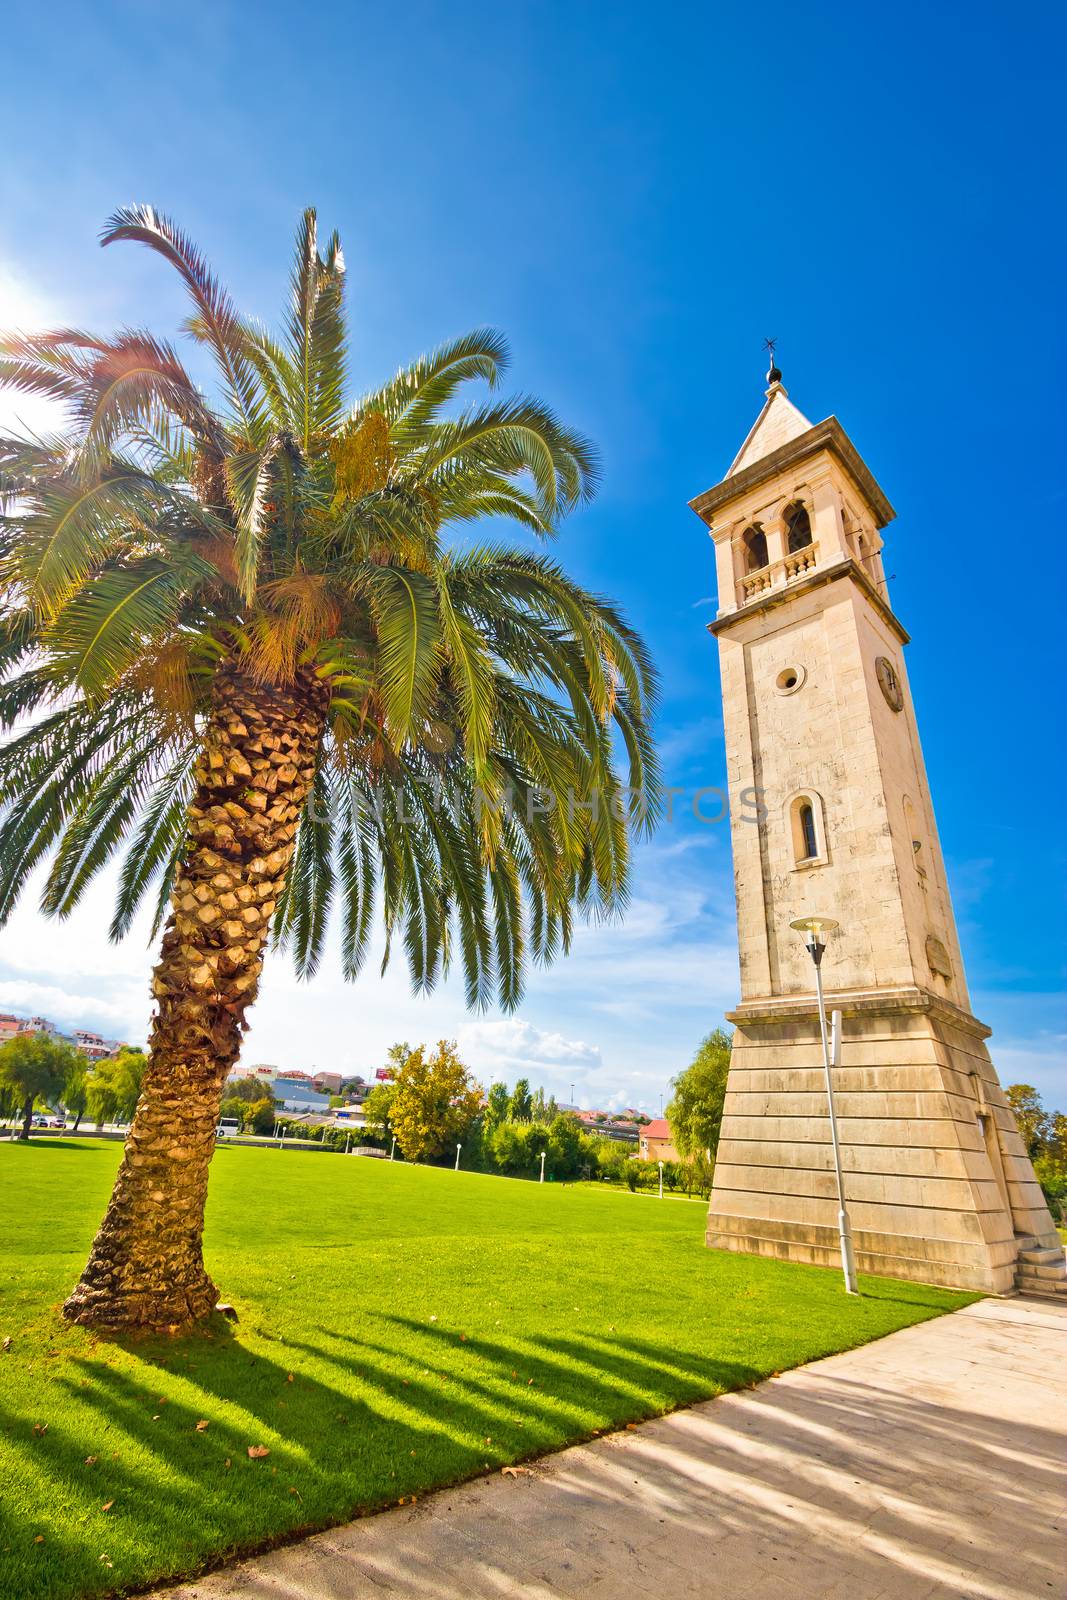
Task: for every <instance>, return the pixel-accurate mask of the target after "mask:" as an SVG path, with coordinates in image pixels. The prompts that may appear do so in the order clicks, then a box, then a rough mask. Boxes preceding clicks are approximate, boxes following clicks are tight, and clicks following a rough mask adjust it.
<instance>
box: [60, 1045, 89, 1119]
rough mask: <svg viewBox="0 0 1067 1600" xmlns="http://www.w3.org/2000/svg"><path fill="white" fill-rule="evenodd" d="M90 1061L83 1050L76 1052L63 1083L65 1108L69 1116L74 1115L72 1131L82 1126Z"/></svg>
mask: <svg viewBox="0 0 1067 1600" xmlns="http://www.w3.org/2000/svg"><path fill="white" fill-rule="evenodd" d="M88 1069H89V1062H88V1059H87V1058H86V1056H85V1055H84V1054H83V1053H82V1051H80V1050H78V1051H76V1052H75V1057H74V1060H73V1061H72V1062H71V1064H70V1070H69V1071H68V1073H67V1076H66V1081H65V1082H64V1084H63V1109H64V1110H65V1111H66V1113H67V1116H68V1117H73V1118H74V1122H73V1124H72V1127H71V1132H72V1133H77V1131H78V1129H79V1127H80V1126H81V1120H82V1117H83V1116H84V1115H85V1107H86V1105H87V1103H88V1094H89V1072H88Z"/></svg>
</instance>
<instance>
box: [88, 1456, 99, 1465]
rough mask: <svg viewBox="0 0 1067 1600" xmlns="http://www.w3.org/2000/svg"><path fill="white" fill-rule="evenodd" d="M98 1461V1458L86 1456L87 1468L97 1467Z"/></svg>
mask: <svg viewBox="0 0 1067 1600" xmlns="http://www.w3.org/2000/svg"><path fill="white" fill-rule="evenodd" d="M96 1459H97V1458H96V1456H86V1458H85V1465H86V1466H87V1467H95V1466H96Z"/></svg>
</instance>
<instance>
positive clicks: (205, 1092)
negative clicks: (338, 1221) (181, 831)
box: [63, 669, 329, 1329]
mask: <svg viewBox="0 0 1067 1600" xmlns="http://www.w3.org/2000/svg"><path fill="white" fill-rule="evenodd" d="M328 703H329V690H328V688H326V687H325V686H324V685H322V684H321V683H320V682H319V680H318V679H316V678H315V677H314V675H313V674H312V673H311V672H309V671H306V670H302V671H301V673H300V674H299V675H298V677H297V679H296V681H295V682H294V683H293V684H292V685H291V686H286V687H281V688H279V687H275V686H271V685H262V684H257V683H254V682H252V681H251V680H249V679H248V678H246V677H242V676H241V675H240V674H239V673H237V672H236V671H233V670H231V669H223V670H222V671H220V673H219V675H218V677H217V679H216V684H215V692H214V703H213V710H212V715H211V718H210V721H209V724H208V728H207V730H206V734H205V741H204V747H203V751H202V753H201V757H200V761H199V764H198V767H197V774H196V791H195V794H194V796H193V800H192V803H191V805H190V807H189V831H188V843H187V846H186V849H185V852H184V855H183V858H182V861H181V864H180V866H179V868H178V871H177V873H176V877H175V886H174V892H173V894H172V896H171V906H170V915H169V918H168V921H167V926H166V930H165V932H164V935H163V943H162V950H161V954H160V959H159V963H158V965H157V966H156V969H155V973H154V976H153V980H152V990H153V994H154V995H155V998H156V1001H157V1011H156V1015H155V1017H154V1019H153V1023H152V1031H151V1038H150V1041H149V1046H150V1060H149V1064H148V1067H147V1069H146V1071H145V1076H144V1082H143V1084H142V1088H141V1095H140V1099H139V1100H138V1102H137V1110H136V1113H135V1114H134V1119H133V1123H132V1125H131V1127H130V1131H129V1135H128V1137H127V1140H126V1147H125V1152H124V1154H123V1158H122V1164H121V1166H120V1168H119V1173H118V1177H117V1179H116V1181H115V1188H114V1191H113V1193H112V1196H111V1200H110V1203H109V1205H108V1208H107V1213H106V1215H105V1217H104V1220H103V1222H102V1224H101V1226H100V1231H99V1233H98V1234H97V1236H96V1239H95V1241H94V1244H93V1247H92V1251H91V1253H90V1256H89V1261H88V1264H87V1266H86V1268H85V1271H84V1272H83V1273H82V1276H81V1279H80V1281H79V1283H78V1285H77V1287H76V1288H75V1290H74V1292H73V1293H72V1294H71V1296H70V1298H69V1299H68V1300H67V1302H66V1304H65V1305H64V1307H63V1311H64V1315H65V1316H66V1317H68V1318H69V1319H70V1320H71V1321H73V1322H81V1323H85V1324H88V1325H91V1326H94V1327H104V1328H156V1329H162V1328H175V1327H182V1326H185V1325H187V1324H188V1323H190V1322H193V1321H195V1320H197V1319H198V1318H201V1317H204V1316H206V1315H208V1314H209V1313H210V1312H211V1311H212V1310H213V1309H214V1307H215V1305H216V1302H217V1300H218V1291H217V1290H216V1288H215V1285H214V1284H213V1283H212V1281H211V1279H210V1278H209V1276H208V1274H207V1272H206V1271H205V1268H204V1261H203V1254H202V1236H203V1226H204V1205H205V1201H206V1199H207V1180H208V1165H209V1163H210V1161H211V1157H212V1155H213V1153H214V1149H215V1130H216V1128H217V1126H218V1117H219V1107H220V1105H221V1103H222V1091H223V1084H224V1082H225V1079H226V1074H227V1072H228V1071H229V1070H230V1068H231V1067H232V1066H233V1064H234V1062H235V1061H236V1060H237V1057H238V1054H239V1051H240V1047H241V1037H242V1034H243V1032H244V1027H245V1022H244V1018H245V1012H246V1011H247V1009H248V1007H249V1006H250V1005H251V1004H252V1002H253V1000H254V999H255V997H256V991H257V988H258V986H259V977H260V973H261V971H262V967H263V958H264V954H265V950H266V944H267V939H268V936H269V931H270V922H271V917H272V914H273V912H274V909H275V905H276V903H277V900H278V897H279V895H280V894H281V891H282V887H283V885H284V882H285V874H286V871H287V869H288V866H289V862H290V860H291V858H292V854H293V849H294V846H295V843H296V833H297V826H298V823H299V819H300V813H301V809H302V807H303V804H304V801H305V800H306V798H307V794H308V790H309V788H310V786H311V783H312V779H313V776H314V769H315V759H316V755H317V752H318V747H319V744H320V742H321V739H322V735H323V729H324V727H325V722H326V712H327V707H328Z"/></svg>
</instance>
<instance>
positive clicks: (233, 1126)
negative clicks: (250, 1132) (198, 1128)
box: [215, 1117, 241, 1139]
mask: <svg viewBox="0 0 1067 1600" xmlns="http://www.w3.org/2000/svg"><path fill="white" fill-rule="evenodd" d="M240 1131H241V1124H240V1123H239V1122H238V1120H237V1118H236V1117H223V1119H222V1121H221V1122H220V1123H219V1125H218V1127H217V1128H216V1129H215V1138H216V1139H236V1137H237V1135H238V1134H239V1133H240Z"/></svg>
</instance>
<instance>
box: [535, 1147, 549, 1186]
mask: <svg viewBox="0 0 1067 1600" xmlns="http://www.w3.org/2000/svg"><path fill="white" fill-rule="evenodd" d="M547 1154H548V1151H547V1150H542V1151H541V1176H540V1177H539V1178H538V1180H537V1181H538V1183H544V1181H545V1156H546V1155H547Z"/></svg>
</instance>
